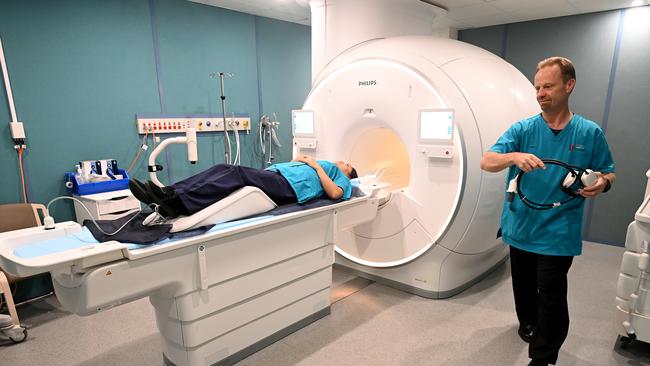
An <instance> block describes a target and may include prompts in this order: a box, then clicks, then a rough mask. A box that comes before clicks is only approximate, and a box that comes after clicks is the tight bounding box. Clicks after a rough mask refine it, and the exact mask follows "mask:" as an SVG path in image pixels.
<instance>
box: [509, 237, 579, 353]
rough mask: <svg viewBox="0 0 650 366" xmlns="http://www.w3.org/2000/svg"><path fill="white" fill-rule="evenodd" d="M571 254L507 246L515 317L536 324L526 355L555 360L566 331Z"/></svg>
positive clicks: (529, 323)
mask: <svg viewBox="0 0 650 366" xmlns="http://www.w3.org/2000/svg"><path fill="white" fill-rule="evenodd" d="M572 262H573V257H570V256H552V255H543V254H536V253H531V252H527V251H524V250H520V249H517V248H515V247H513V246H511V247H510V264H511V268H512V290H513V292H514V295H515V308H516V311H517V318H518V319H519V323H520V324H522V325H534V326H536V327H537V330H536V338H535V339H534V340H533V341H532V342H531V343H530V346H529V347H528V356H529V357H530V358H534V359H540V360H545V361H546V362H548V363H550V364H555V362H556V361H557V356H558V353H559V352H560V347H561V346H562V343H564V340H565V339H566V336H567V334H568V332H569V307H568V303H567V287H568V286H567V273H568V272H569V268H570V267H571V263H572Z"/></svg>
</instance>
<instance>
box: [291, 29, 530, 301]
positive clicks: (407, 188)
mask: <svg viewBox="0 0 650 366" xmlns="http://www.w3.org/2000/svg"><path fill="white" fill-rule="evenodd" d="M313 85H314V86H313V88H312V90H311V92H310V94H309V96H308V97H307V99H306V101H305V103H304V105H303V107H302V108H303V109H304V110H312V111H314V119H315V134H314V139H315V140H316V144H315V148H314V147H313V146H310V147H305V144H304V143H303V142H304V139H302V140H298V139H296V140H294V154H308V155H314V156H316V158H322V159H330V160H332V159H343V160H346V161H348V162H350V163H351V164H352V165H353V166H355V168H356V169H357V171H358V172H359V175H360V176H364V175H367V174H374V173H377V174H376V176H377V177H378V178H379V181H380V182H381V183H384V184H389V185H390V186H389V187H387V188H385V189H383V190H382V192H381V193H380V196H381V197H382V203H381V205H380V208H379V211H378V213H377V217H376V219H375V220H373V221H372V222H370V223H366V224H362V225H359V226H357V227H354V228H352V229H350V230H346V231H343V232H341V233H339V235H338V236H337V238H336V252H337V254H338V255H337V256H336V263H337V264H339V265H341V266H344V267H347V268H349V269H351V270H353V271H355V272H356V273H358V274H359V275H361V276H363V277H366V278H370V279H374V280H378V281H381V282H384V283H387V284H390V285H393V286H396V287H398V288H401V289H404V290H406V291H409V292H413V293H416V294H418V295H421V296H425V297H431V298H444V297H449V296H452V295H454V294H456V293H458V292H460V291H462V290H463V289H465V288H467V287H468V286H470V285H471V284H472V283H474V282H475V281H477V280H478V279H479V278H480V277H481V276H482V275H483V274H485V273H487V272H488V271H489V270H490V269H491V268H493V267H495V266H496V265H498V264H499V263H501V262H502V261H503V260H505V259H506V258H507V248H506V246H505V245H503V243H502V242H501V240H500V238H498V235H497V233H498V229H499V221H500V212H501V208H502V204H503V198H504V191H505V175H504V172H501V173H486V172H483V171H481V170H480V168H479V165H480V159H481V157H482V154H483V152H485V151H486V150H487V149H488V148H489V147H490V146H491V145H492V144H493V143H494V142H495V141H496V140H497V138H498V137H499V136H500V135H501V134H502V133H503V132H504V131H505V130H506V129H507V128H508V127H509V126H510V125H511V124H512V123H514V122H516V121H518V120H521V119H523V118H527V117H530V116H533V115H534V114H536V113H539V107H538V105H537V103H536V102H535V100H536V99H535V91H534V88H533V86H532V85H531V83H530V82H529V81H528V80H527V79H526V78H525V77H524V76H523V75H522V74H521V73H520V72H519V71H518V70H517V69H515V68H514V67H513V66H512V65H510V64H508V63H507V62H505V61H504V60H502V59H501V58H499V57H497V56H495V55H493V54H491V53H489V52H487V51H485V50H482V49H480V48H478V47H474V46H471V45H469V44H466V43H462V42H459V41H455V40H449V39H435V38H432V37H422V36H406V37H393V38H387V39H380V40H372V41H368V42H365V43H362V44H360V45H357V46H355V47H352V48H350V49H348V50H347V51H346V52H344V53H342V54H341V55H340V56H338V57H336V58H334V59H333V60H332V61H330V62H329V64H328V65H327V67H326V68H325V69H324V70H323V71H322V72H320V73H319V75H318V77H317V78H316V80H315V82H314V84H313ZM439 109H441V110H453V114H454V129H453V138H452V140H451V141H447V142H444V141H439V142H437V143H428V144H427V143H423V142H422V141H420V140H419V135H418V132H419V125H418V123H419V118H420V117H419V116H420V112H421V111H422V110H439ZM446 151H449V154H448V155H447V156H445V157H442V155H444V152H446ZM432 156H433V157H432ZM449 156H451V157H449Z"/></svg>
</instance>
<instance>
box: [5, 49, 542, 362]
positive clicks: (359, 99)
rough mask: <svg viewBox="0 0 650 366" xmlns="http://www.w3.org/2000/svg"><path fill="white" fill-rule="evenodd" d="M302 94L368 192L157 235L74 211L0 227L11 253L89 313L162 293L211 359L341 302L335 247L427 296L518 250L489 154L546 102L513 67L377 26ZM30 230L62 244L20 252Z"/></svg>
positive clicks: (203, 358)
mask: <svg viewBox="0 0 650 366" xmlns="http://www.w3.org/2000/svg"><path fill="white" fill-rule="evenodd" d="M303 110H304V111H311V113H312V114H313V122H314V125H313V127H314V128H313V131H307V133H303V134H297V135H296V137H295V138H294V149H295V150H294V153H295V154H309V155H314V156H315V157H317V158H326V159H329V160H336V159H345V160H347V161H349V162H351V163H352V164H353V165H354V166H355V167H356V168H357V170H358V171H359V173H360V175H362V176H363V177H362V178H361V179H360V185H361V186H362V189H363V190H365V191H366V192H368V193H369V194H366V195H364V196H361V197H355V198H352V199H351V200H349V201H344V202H338V203H333V204H330V205H327V206H323V207H316V208H311V209H307V210H303V211H298V212H293V213H288V214H284V215H279V216H261V217H257V218H254V219H246V220H235V221H234V222H231V223H224V224H218V225H217V226H215V227H214V228H213V229H211V230H210V231H208V232H207V233H204V234H201V235H198V236H194V237H190V238H183V239H178V240H173V241H169V242H165V243H162V244H158V245H153V246H147V247H142V246H133V245H130V244H127V243H118V242H115V241H109V242H105V243H97V242H93V241H92V240H91V239H89V238H88V237H87V235H86V233H85V232H84V229H82V228H81V227H80V226H79V225H78V224H76V223H72V222H65V223H59V224H57V226H56V228H55V229H53V230H49V231H44V230H43V229H39V228H34V229H25V230H18V231H14V232H8V233H4V234H0V266H1V267H2V268H3V269H5V270H6V271H7V272H9V273H11V274H14V275H20V276H27V275H32V274H36V273H42V272H50V273H51V274H52V278H53V282H54V287H55V293H56V296H57V298H58V299H59V301H60V302H61V304H62V305H63V307H64V308H65V309H67V310H69V311H71V312H74V313H76V314H80V315H87V314H92V313H95V312H99V311H103V310H105V309H108V308H111V307H114V306H117V305H120V304H123V303H126V302H129V301H133V300H136V299H140V298H143V297H149V299H150V301H151V304H152V305H153V306H154V308H155V312H156V319H157V324H158V328H159V330H160V334H161V339H162V349H163V354H164V360H165V363H166V364H170V365H171V364H174V365H205V364H208V365H211V364H230V363H232V362H234V361H237V360H239V359H241V358H243V357H245V356H246V355H248V354H250V353H252V352H255V351H256V350H258V349H260V348H262V347H264V346H266V345H268V344H270V343H272V342H274V341H276V340H277V339H279V338H281V337H283V336H285V335H287V334H289V333H291V332H292V331H295V330H296V329H298V328H300V327H302V326H304V325H306V324H308V323H310V322H312V321H314V320H316V319H318V318H320V317H322V316H324V315H326V314H328V313H329V311H330V303H329V289H330V285H331V266H332V263H333V262H334V249H335V250H336V252H337V253H338V254H339V256H338V258H337V259H336V261H337V263H339V264H340V265H342V266H346V267H349V268H351V269H353V270H355V271H357V272H358V273H360V274H362V275H364V276H368V277H372V278H375V279H381V280H382V281H385V282H387V283H390V284H393V285H396V286H398V287H400V288H404V289H406V290H408V291H411V292H415V293H418V294H421V295H423V296H428V297H446V296H451V295H453V294H454V293H457V292H459V291H461V290H462V289H464V288H466V287H467V286H469V285H471V284H472V283H473V282H474V281H476V280H477V279H479V278H480V277H481V276H482V275H483V274H485V273H487V272H488V271H489V270H490V269H491V268H493V267H495V266H496V265H498V264H499V263H500V262H501V261H503V260H504V259H505V258H506V255H507V253H506V248H505V246H504V245H503V244H502V243H501V242H500V240H499V238H498V234H497V232H498V227H499V212H500V210H501V205H502V202H503V197H504V175H503V174H490V173H484V172H482V171H481V170H480V169H479V160H480V158H481V155H482V153H483V151H485V150H486V149H487V148H488V147H489V146H490V145H491V144H492V143H493V142H494V141H496V139H497V137H498V136H499V135H500V134H501V133H502V132H503V131H504V130H505V129H506V128H507V127H508V126H509V125H510V124H511V123H512V122H514V121H517V120H519V119H522V118H524V117H528V116H530V115H532V114H534V113H537V111H538V109H537V105H536V103H535V95H534V89H533V87H532V86H531V84H530V83H529V82H528V81H527V80H526V78H525V77H524V76H523V75H522V74H521V73H520V72H519V71H517V70H516V69H515V68H514V67H512V66H511V65H509V64H507V63H506V62H504V61H503V60H501V59H500V58H498V57H497V56H495V55H493V54H491V53H489V52H486V51H484V50H481V49H479V48H477V47H474V46H470V45H468V44H464V43H462V42H458V41H452V40H444V39H433V38H430V37H397V38H388V39H382V40H375V41H370V42H365V43H363V44H361V45H359V46H357V47H353V48H351V49H349V50H348V51H346V52H344V53H343V54H341V55H340V56H339V57H337V58H335V59H334V60H332V61H331V62H330V63H329V64H328V65H327V67H326V68H325V69H324V70H323V71H322V72H321V74H320V76H319V77H318V79H317V80H316V82H315V83H314V87H313V89H312V90H311V92H310V93H309V96H308V97H307V100H306V101H305V103H304V106H303ZM441 116H442V117H441ZM439 123H442V124H443V125H444V127H440V126H439V125H438V124H439ZM303 132H304V131H303ZM235 199H236V198H235ZM30 246H33V247H36V248H39V249H47V248H49V247H50V246H52V247H56V248H58V249H59V250H58V251H45V252H43V253H41V254H40V255H37V256H33V255H32V256H21V255H19V253H20V252H21V251H23V250H24V249H25V248H28V247H30Z"/></svg>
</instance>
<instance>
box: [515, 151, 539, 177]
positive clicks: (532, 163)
mask: <svg viewBox="0 0 650 366" xmlns="http://www.w3.org/2000/svg"><path fill="white" fill-rule="evenodd" d="M510 154H512V163H513V164H514V165H516V166H517V168H519V169H521V170H523V171H524V172H526V173H528V172H529V171H531V170H535V169H538V168H541V169H546V166H545V165H544V162H543V161H542V160H541V159H540V158H538V157H537V156H535V155H533V154H528V153H521V152H513V153H510Z"/></svg>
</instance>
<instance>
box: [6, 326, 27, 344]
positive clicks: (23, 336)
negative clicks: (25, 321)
mask: <svg viewBox="0 0 650 366" xmlns="http://www.w3.org/2000/svg"><path fill="white" fill-rule="evenodd" d="M9 339H11V341H12V342H14V343H20V342H24V341H25V339H27V329H24V328H23V333H22V334H21V335H19V336H18V337H9Z"/></svg>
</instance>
